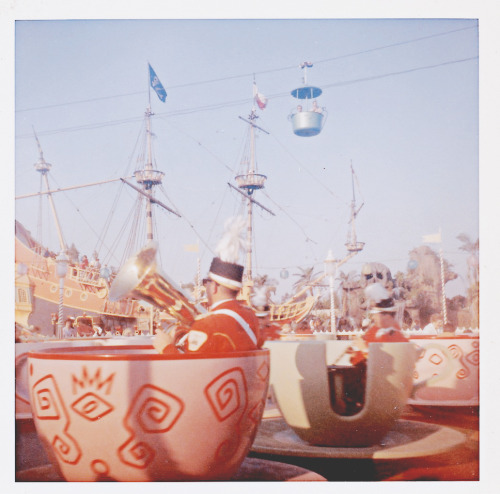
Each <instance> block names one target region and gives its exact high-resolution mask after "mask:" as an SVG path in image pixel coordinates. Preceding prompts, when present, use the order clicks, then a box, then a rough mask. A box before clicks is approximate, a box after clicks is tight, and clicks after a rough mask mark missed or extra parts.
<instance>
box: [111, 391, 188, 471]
mask: <svg viewBox="0 0 500 494" xmlns="http://www.w3.org/2000/svg"><path fill="white" fill-rule="evenodd" d="M183 411H184V403H183V401H182V400H181V399H180V398H178V397H177V396H175V395H173V394H172V393H169V392H168V391H165V390H164V389H161V388H158V387H157V386H153V385H151V384H146V385H144V386H142V387H141V388H140V389H139V391H138V392H137V393H136V395H135V396H134V398H133V399H132V402H131V404H130V407H129V409H128V412H127V414H126V416H125V419H124V421H123V422H124V426H125V428H126V429H127V430H128V431H129V432H130V437H129V438H128V439H127V441H125V443H123V444H122V445H121V446H120V448H119V449H118V456H119V458H120V460H121V461H122V462H123V463H126V464H127V465H130V466H133V467H135V468H146V467H147V466H148V465H149V464H150V463H151V462H152V461H153V459H154V456H155V451H154V448H153V447H151V446H150V445H149V444H148V441H147V438H148V435H149V434H158V433H165V432H168V431H169V430H171V429H172V427H174V425H175V423H176V422H177V421H178V420H179V418H180V416H181V415H182V413H183Z"/></svg>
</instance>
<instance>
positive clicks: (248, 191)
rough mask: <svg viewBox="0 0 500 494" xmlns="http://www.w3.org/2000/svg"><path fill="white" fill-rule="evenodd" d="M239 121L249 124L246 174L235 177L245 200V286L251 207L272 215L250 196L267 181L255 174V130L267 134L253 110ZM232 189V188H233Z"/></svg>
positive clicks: (249, 281) (250, 275) (249, 256)
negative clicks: (257, 207) (248, 154)
mask: <svg viewBox="0 0 500 494" xmlns="http://www.w3.org/2000/svg"><path fill="white" fill-rule="evenodd" d="M239 118H240V119H241V120H243V121H245V122H247V123H249V124H250V139H249V140H250V157H249V160H248V162H247V167H246V170H245V171H246V173H244V174H241V175H237V176H236V177H235V180H236V184H237V185H238V187H239V189H242V190H241V191H239V190H238V189H236V190H238V192H241V193H242V194H243V195H244V196H245V197H246V199H247V249H246V260H245V277H244V283H245V285H247V286H250V285H251V284H252V279H253V272H252V235H253V217H252V215H253V205H254V204H256V205H257V206H259V207H261V208H262V209H264V210H265V211H267V212H269V213H271V214H273V215H274V213H273V212H272V211H270V210H269V209H267V208H265V207H264V206H262V204H259V203H258V202H257V201H256V200H255V199H253V197H252V195H253V193H254V191H256V190H259V189H263V188H264V183H265V181H266V179H267V177H266V175H262V174H260V173H257V165H256V160H255V129H259V130H261V131H262V132H265V133H266V134H269V132H267V131H265V130H264V129H262V128H260V127H258V126H257V125H256V124H255V120H256V119H257V118H259V117H258V116H257V114H256V109H255V108H253V109H252V112H251V114H250V115H249V117H248V118H249V120H247V119H245V118H242V117H239ZM233 188H234V187H233Z"/></svg>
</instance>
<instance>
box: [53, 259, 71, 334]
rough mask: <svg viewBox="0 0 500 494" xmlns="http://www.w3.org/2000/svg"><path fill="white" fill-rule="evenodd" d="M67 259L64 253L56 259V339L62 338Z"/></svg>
mask: <svg viewBox="0 0 500 494" xmlns="http://www.w3.org/2000/svg"><path fill="white" fill-rule="evenodd" d="M68 264H69V259H68V256H67V255H66V254H65V252H64V251H61V253H60V254H59V255H58V256H57V257H56V273H57V277H58V278H59V316H58V318H57V335H56V336H57V338H62V332H63V331H62V328H63V299H64V278H65V277H66V271H67V270H68Z"/></svg>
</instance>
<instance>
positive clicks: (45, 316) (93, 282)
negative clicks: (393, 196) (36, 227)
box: [15, 67, 363, 337]
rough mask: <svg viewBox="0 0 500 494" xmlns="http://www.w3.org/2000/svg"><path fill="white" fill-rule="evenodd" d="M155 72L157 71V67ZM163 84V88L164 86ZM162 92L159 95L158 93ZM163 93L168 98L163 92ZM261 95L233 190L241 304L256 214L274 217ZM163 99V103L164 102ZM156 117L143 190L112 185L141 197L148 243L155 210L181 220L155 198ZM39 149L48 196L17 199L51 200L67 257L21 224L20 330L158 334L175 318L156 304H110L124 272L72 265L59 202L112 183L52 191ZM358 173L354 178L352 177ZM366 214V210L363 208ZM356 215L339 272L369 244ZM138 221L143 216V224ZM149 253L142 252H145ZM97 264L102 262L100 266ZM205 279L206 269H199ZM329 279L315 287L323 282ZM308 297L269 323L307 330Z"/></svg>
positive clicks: (278, 310)
mask: <svg viewBox="0 0 500 494" xmlns="http://www.w3.org/2000/svg"><path fill="white" fill-rule="evenodd" d="M150 70H152V69H151V67H150ZM158 84H159V86H158ZM151 87H153V88H154V89H155V91H157V94H158V96H159V97H160V99H161V100H162V101H164V98H165V97H166V93H165V95H163V93H161V90H163V87H162V86H161V83H159V81H158V79H157V78H156V75H155V74H154V73H153V74H151ZM158 90H160V93H158ZM163 91H164V90H163ZM259 96H261V95H259V93H258V92H257V90H256V85H255V83H254V98H253V107H252V110H251V112H250V115H249V117H248V118H243V117H241V116H240V117H239V118H240V119H241V120H243V121H244V122H246V123H247V124H248V133H247V139H246V145H245V147H244V153H243V157H242V160H241V164H240V170H239V173H238V174H237V175H236V176H235V184H236V185H233V184H231V183H228V185H229V186H230V187H231V188H232V189H233V190H235V191H237V192H238V193H239V194H241V195H242V196H243V201H242V204H243V205H244V207H246V221H247V232H246V233H247V242H246V244H247V249H246V252H245V278H244V287H243V290H242V298H243V299H244V300H246V301H247V302H248V303H250V297H251V294H252V290H253V286H254V281H255V278H254V269H253V249H252V243H253V209H254V207H259V208H261V209H262V210H264V211H266V212H267V213H269V214H271V215H274V213H273V212H272V211H271V210H270V209H269V208H267V207H266V206H264V205H263V204H262V203H260V202H258V201H256V199H255V195H256V192H257V191H259V190H262V189H264V187H265V182H266V180H267V176H266V175H264V174H262V173H259V171H258V167H257V160H256V150H255V138H256V132H263V133H265V134H268V132H267V131H266V130H265V129H263V128H262V127H260V126H258V125H257V124H256V121H257V119H258V118H259V117H258V115H257V107H258V108H260V109H262V106H261V104H259V103H261V101H260V100H259ZM162 97H163V99H162ZM153 115H154V114H153V112H152V110H151V98H150V97H149V104H148V106H147V109H146V112H145V114H144V127H143V128H144V129H145V133H144V146H143V153H142V155H141V156H142V158H143V162H142V167H141V168H140V169H138V170H136V171H135V172H134V174H133V178H135V181H136V184H135V185H134V184H132V183H131V182H130V181H129V178H132V177H125V178H117V179H112V180H108V182H112V181H114V180H116V181H118V180H119V181H121V182H122V185H127V186H130V187H131V188H133V189H134V190H135V191H136V192H137V198H138V200H137V203H138V208H143V211H142V213H143V217H144V218H145V219H146V240H147V242H150V241H152V240H154V226H153V205H157V206H159V207H162V208H163V209H165V210H167V211H169V212H170V213H173V214H175V215H177V216H180V214H179V213H177V212H176V211H175V210H173V209H171V208H169V207H168V206H166V205H165V204H163V203H162V202H160V201H159V200H158V199H157V198H156V197H155V193H154V190H155V188H156V187H158V186H161V184H162V178H163V175H164V173H163V172H162V171H160V170H159V169H157V168H155V167H154V157H153V149H152V135H153V134H152V122H151V117H152V116H153ZM35 139H36V142H37V146H38V151H39V157H38V161H37V162H36V163H35V165H34V166H35V170H36V171H37V172H38V173H40V174H41V178H42V180H41V184H42V185H41V190H40V191H39V192H38V193H37V194H30V195H26V196H22V197H18V198H16V199H18V200H21V199H23V198H25V197H29V196H32V195H38V196H44V197H46V198H47V199H48V202H49V205H50V209H51V211H52V215H53V219H54V223H55V225H56V229H57V233H58V238H59V250H60V254H59V255H57V253H56V252H53V251H51V250H49V249H48V248H47V247H46V246H44V245H43V242H41V241H40V240H37V239H35V238H34V237H33V235H32V234H31V233H30V232H29V231H28V230H27V229H26V228H25V227H24V226H23V225H22V224H21V223H19V222H17V221H16V270H17V271H16V273H17V275H16V311H15V320H16V323H18V324H19V325H21V326H23V327H33V326H38V327H39V328H42V331H43V332H44V333H45V334H54V335H57V336H59V337H61V336H62V335H61V327H62V322H63V317H68V316H73V317H77V316H85V317H87V318H89V317H90V318H94V319H95V320H97V321H98V324H99V325H103V326H105V328H106V329H108V328H110V327H111V328H113V327H116V326H118V325H120V326H122V327H124V326H125V327H133V326H137V327H139V328H149V329H150V332H151V333H152V332H153V327H152V326H153V325H154V322H157V323H158V321H159V320H161V319H162V318H168V315H167V314H168V313H167V314H166V313H165V312H162V311H160V310H158V308H157V307H154V306H153V305H152V304H149V303H144V300H138V299H136V298H133V297H125V298H121V299H119V300H112V299H111V298H110V297H109V291H110V286H111V284H112V282H113V280H114V278H115V276H116V274H117V273H118V271H119V269H111V268H108V266H106V265H105V266H102V265H100V264H99V263H98V262H97V263H95V264H94V265H81V264H79V263H78V259H75V258H73V259H65V257H67V256H66V254H67V253H68V244H67V242H66V241H65V238H64V235H63V231H62V227H61V225H60V222H59V218H58V215H57V211H56V207H55V203H54V197H53V196H54V195H55V194H56V193H58V192H61V191H64V190H69V189H75V188H78V187H87V186H93V185H98V184H102V183H105V182H95V183H93V184H86V185H81V186H73V187H67V188H65V189H55V190H54V189H51V187H50V184H49V173H50V170H51V165H50V164H49V163H47V162H46V161H45V158H44V156H43V150H42V147H41V144H40V142H39V140H38V137H37V136H36V134H35ZM353 173H354V172H353ZM359 209H360V208H359ZM359 209H356V205H355V200H353V204H352V208H351V234H350V235H351V236H350V239H349V240H348V243H347V244H346V245H347V250H348V252H349V254H348V256H347V257H346V258H345V259H344V260H343V261H341V262H339V264H338V265H339V266H340V265H341V264H342V263H344V262H347V260H349V259H350V258H351V257H352V256H353V255H355V254H356V253H357V252H359V251H360V250H361V249H362V248H363V244H362V243H360V242H357V239H356V231H355V217H356V214H357V213H358V212H359ZM137 216H138V215H136V217H137ZM138 247H142V245H140V246H138ZM137 250H138V248H137V247H135V248H134V250H132V249H131V248H129V251H128V255H124V257H123V259H122V264H123V263H124V262H125V261H126V260H127V259H129V258H130V257H131V255H132V254H134V253H135V252H136V251H137ZM97 260H98V256H97V255H96V256H95V261H97ZM62 261H67V263H68V264H69V265H68V267H67V269H66V271H65V272H61V270H60V268H61V264H63V262H62ZM198 271H199V261H198ZM323 278H324V275H323V276H321V277H320V278H319V279H318V280H315V283H318V282H319V281H321V279H323ZM196 285H197V286H195V288H194V291H193V298H194V301H195V303H198V302H199V301H200V300H201V298H202V296H201V294H202V290H203V289H202V287H201V286H200V276H199V272H198V275H197V282H196ZM302 295H304V293H303V292H299V293H296V294H295V295H294V296H293V297H292V298H291V299H290V300H287V301H286V302H285V303H282V304H275V303H271V304H270V318H271V320H272V321H274V322H276V323H279V324H286V323H290V322H292V321H294V322H300V321H302V320H303V319H304V318H306V317H307V315H308V314H309V313H310V311H311V310H312V309H313V307H314V305H315V303H316V300H317V296H312V295H311V296H307V297H303V296H302Z"/></svg>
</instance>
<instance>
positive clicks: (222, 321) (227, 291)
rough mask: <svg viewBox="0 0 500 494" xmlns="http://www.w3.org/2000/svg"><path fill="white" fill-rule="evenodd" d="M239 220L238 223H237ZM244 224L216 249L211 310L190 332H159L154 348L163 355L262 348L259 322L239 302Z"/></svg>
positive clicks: (208, 283) (232, 228)
mask: <svg viewBox="0 0 500 494" xmlns="http://www.w3.org/2000/svg"><path fill="white" fill-rule="evenodd" d="M237 220H238V219H237ZM241 227H244V223H243V224H241V221H238V222H237V224H236V225H233V224H232V225H226V228H227V229H228V231H227V232H226V234H225V235H224V236H223V238H222V239H221V241H220V242H219V245H218V247H217V249H216V251H217V253H218V254H219V255H218V256H217V257H215V258H214V259H213V260H212V264H211V265H210V270H209V273H208V276H207V278H206V279H204V280H203V285H204V286H205V290H206V294H207V300H208V306H209V310H208V312H207V313H205V314H203V315H201V316H198V317H197V318H196V320H195V321H194V323H193V324H192V325H191V327H189V328H182V327H181V328H178V329H177V330H176V331H171V332H168V333H165V332H163V331H159V332H158V333H157V335H156V337H155V340H154V346H155V348H156V349H157V350H158V351H159V352H160V353H173V352H174V353H175V352H178V351H181V352H186V353H188V352H208V353H214V352H216V353H217V352H229V351H234V350H253V349H256V348H260V346H261V345H262V343H263V341H262V338H261V336H260V330H259V320H258V319H257V316H256V315H255V313H254V311H253V310H252V309H251V308H250V307H249V306H248V305H246V304H245V303H244V302H243V301H239V300H237V299H236V297H237V296H238V293H239V291H240V289H241V288H242V279H243V269H244V268H243V266H241V265H240V264H238V263H237V258H238V255H239V251H240V242H241V240H240V239H241V236H240V231H239V230H240V228H241Z"/></svg>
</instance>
